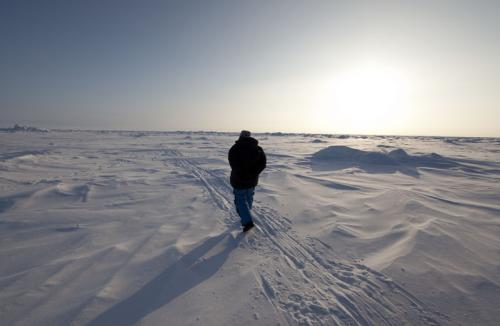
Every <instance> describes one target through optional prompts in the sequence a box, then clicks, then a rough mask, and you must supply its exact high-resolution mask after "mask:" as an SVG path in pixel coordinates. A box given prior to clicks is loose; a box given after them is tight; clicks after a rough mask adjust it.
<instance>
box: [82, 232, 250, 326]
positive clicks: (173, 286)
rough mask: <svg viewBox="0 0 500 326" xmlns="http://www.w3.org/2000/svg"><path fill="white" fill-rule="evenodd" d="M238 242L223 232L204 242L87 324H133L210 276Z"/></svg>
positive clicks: (238, 239) (92, 325)
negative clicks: (219, 245) (213, 252)
mask: <svg viewBox="0 0 500 326" xmlns="http://www.w3.org/2000/svg"><path fill="white" fill-rule="evenodd" d="M241 239H242V236H241V234H240V235H238V236H237V237H236V238H233V237H232V235H231V234H230V233H229V232H224V233H222V234H220V235H218V236H215V237H212V238H209V239H207V240H205V241H204V242H202V243H201V244H200V245H198V246H197V247H196V248H194V249H193V250H191V251H190V252H189V253H187V254H186V255H184V256H183V257H182V258H181V259H179V260H178V261H177V262H176V263H174V264H173V265H172V266H170V267H169V268H167V269H166V270H165V271H163V272H162V273H161V274H160V275H158V276H157V277H156V278H154V279H153V280H151V281H150V282H149V283H147V284H146V285H144V286H143V287H142V288H141V289H140V290H139V291H137V292H136V293H134V294H133V295H132V296H130V297H129V298H127V299H125V300H123V301H122V302H120V303H117V304H115V305H114V306H113V307H111V308H110V309H108V310H107V311H105V312H103V313H102V314H100V315H99V316H97V317H96V318H95V319H94V320H92V321H91V322H90V323H89V325H91V326H97V325H122V326H123V325H133V324H135V323H137V322H138V321H139V320H141V319H142V318H144V317H146V316H147V315H148V314H150V313H152V312H153V311H155V310H157V309H158V308H160V307H162V306H164V305H166V304H168V303H169V302H170V301H172V300H174V299H175V298H177V297H178V296H180V295H181V294H183V293H185V292H187V291H189V290H190V289H192V288H194V287H195V286H197V285H198V284H200V283H202V282H203V281H205V280H207V279H209V278H210V277H211V276H212V275H214V274H215V273H216V272H217V271H218V270H219V268H220V267H221V266H222V265H223V264H224V262H225V261H226V259H227V257H228V256H229V253H230V252H231V251H232V250H234V249H235V248H236V247H237V246H238V243H239V242H240V241H241ZM218 244H222V248H221V250H217V252H216V253H215V254H214V255H212V256H210V257H209V258H207V259H204V260H201V259H200V258H202V257H203V256H204V255H205V254H207V253H208V252H209V251H211V250H212V249H214V248H215V247H216V246H217V245H218Z"/></svg>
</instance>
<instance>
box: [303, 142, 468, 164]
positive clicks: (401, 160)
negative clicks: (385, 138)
mask: <svg viewBox="0 0 500 326" xmlns="http://www.w3.org/2000/svg"><path fill="white" fill-rule="evenodd" d="M312 159H313V160H318V161H330V162H335V161H352V162H353V163H358V164H359V163H361V164H380V165H398V164H407V165H414V166H426V167H444V168H446V167H454V166H457V165H458V164H457V163H456V162H454V161H453V160H451V159H448V158H445V157H443V156H441V155H439V154H436V153H431V154H428V155H409V154H408V153H406V152H405V150H403V149H401V148H398V149H394V150H392V151H390V152H388V153H387V152H371V151H363V150H359V149H355V148H350V147H347V146H330V147H327V148H324V149H322V150H320V151H318V152H316V153H314V154H313V155H312Z"/></svg>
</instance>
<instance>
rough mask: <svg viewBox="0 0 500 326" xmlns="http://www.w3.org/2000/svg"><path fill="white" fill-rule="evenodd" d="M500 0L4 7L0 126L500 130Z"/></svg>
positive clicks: (104, 2) (89, 0)
mask: <svg viewBox="0 0 500 326" xmlns="http://www.w3.org/2000/svg"><path fill="white" fill-rule="evenodd" d="M499 21H500V2H499V1H444V0H443V1H430V0H429V1H297V0H287V1H280V0H254V1H237V0H226V1H201V0H200V1H189V0H184V1H181V0H179V1H160V0H153V1H150V0H143V1H118V0H113V1H109V0H86V1H84V0H80V1H76V0H59V1H53V0H49V1H36V0H32V1H23V0H19V1H16V0H6V1H1V2H0V35H1V42H0V125H1V126H6V125H10V124H13V123H21V124H33V125H36V126H40V127H48V128H74V127H77V128H89V129H101V128H103V129H104V128H105V129H136V130H218V131H238V130H241V129H249V130H252V131H283V132H311V133H351V134H352V133H354V134H401V135H449V136H496V137H498V136H500V123H499V121H500V60H499V58H500V28H499V27H498V22H499Z"/></svg>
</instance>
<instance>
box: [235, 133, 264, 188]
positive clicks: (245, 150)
mask: <svg viewBox="0 0 500 326" xmlns="http://www.w3.org/2000/svg"><path fill="white" fill-rule="evenodd" d="M228 158H229V165H231V169H232V170H231V186H233V187H234V188H236V189H247V188H252V187H255V186H257V183H258V182H259V174H260V173H261V172H262V171H263V170H264V169H265V168H266V154H265V153H264V150H263V149H262V147H260V146H259V142H258V141H257V139H255V138H252V137H240V138H239V139H238V140H237V141H236V143H235V144H234V145H233V146H232V147H231V149H230V150H229V155H228Z"/></svg>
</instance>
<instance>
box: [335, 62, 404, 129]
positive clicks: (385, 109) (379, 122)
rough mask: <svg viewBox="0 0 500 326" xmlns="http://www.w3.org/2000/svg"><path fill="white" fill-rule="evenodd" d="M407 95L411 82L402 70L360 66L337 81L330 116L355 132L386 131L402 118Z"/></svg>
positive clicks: (383, 66) (380, 65)
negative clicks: (396, 120)
mask: <svg viewBox="0 0 500 326" xmlns="http://www.w3.org/2000/svg"><path fill="white" fill-rule="evenodd" d="M408 93H409V85H408V79H407V78H406V75H405V74H404V72H403V71H402V69H398V68H396V67H393V66H390V65H383V64H365V65H357V66H355V67H354V68H352V69H348V70H345V71H343V72H341V73H338V74H337V75H336V77H335V78H334V82H333V85H332V86H331V88H330V100H329V111H330V113H329V116H330V117H331V118H332V119H335V120H336V121H338V122H341V123H342V125H343V126H344V127H345V128H346V130H351V131H353V132H358V133H370V132H375V131H377V130H383V129H384V128H385V129H386V127H387V126H388V125H390V124H392V123H394V122H395V119H397V118H399V117H401V114H402V113H403V111H404V106H405V102H406V100H407V98H408Z"/></svg>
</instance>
